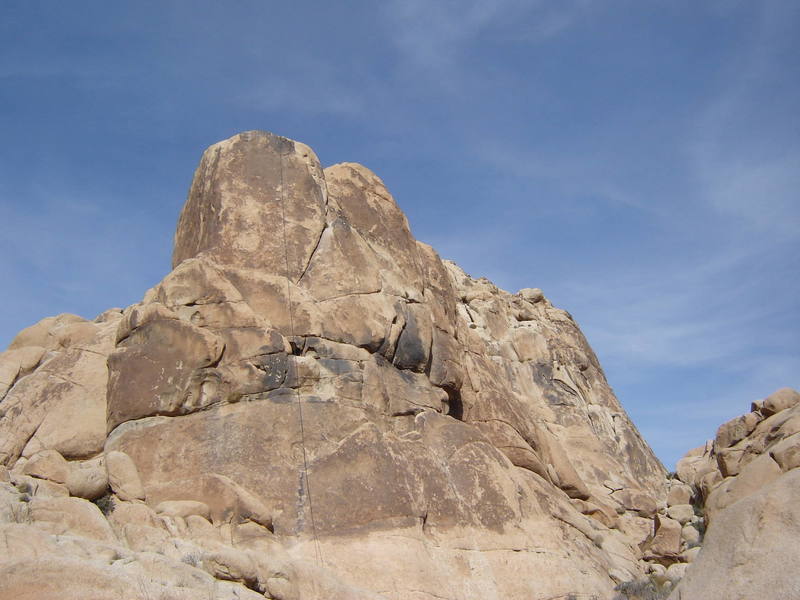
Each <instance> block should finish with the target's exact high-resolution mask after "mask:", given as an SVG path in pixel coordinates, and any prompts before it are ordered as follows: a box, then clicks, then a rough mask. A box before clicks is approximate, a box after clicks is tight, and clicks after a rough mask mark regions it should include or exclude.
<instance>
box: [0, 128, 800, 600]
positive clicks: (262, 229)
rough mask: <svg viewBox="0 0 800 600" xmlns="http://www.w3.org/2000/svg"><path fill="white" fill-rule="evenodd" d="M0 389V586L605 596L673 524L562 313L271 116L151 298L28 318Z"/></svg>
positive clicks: (284, 598) (241, 139)
mask: <svg viewBox="0 0 800 600" xmlns="http://www.w3.org/2000/svg"><path fill="white" fill-rule="evenodd" d="M0 400H1V401H0V461H1V462H2V464H3V465H4V466H5V468H6V469H7V471H5V470H4V472H5V473H6V477H7V479H8V481H7V482H6V483H1V482H0V514H2V515H3V518H2V519H0V521H2V524H0V529H2V531H3V535H2V536H0V557H7V558H0V598H6V597H8V598H11V597H12V595H13V597H18V596H19V592H20V590H30V589H39V590H41V595H40V596H36V595H34V596H30V597H45V596H47V594H48V593H50V592H49V591H48V590H49V588H47V587H46V586H48V585H50V583H46V582H47V581H50V580H52V579H59V587H58V590H59V594H60V595H61V596H62V597H70V595H73V596H76V597H77V596H80V597H81V598H86V597H89V598H92V597H98V598H99V597H108V596H110V595H113V594H119V593H121V592H120V590H125V592H126V593H128V594H131V593H132V594H133V595H134V596H135V595H137V594H138V597H140V598H149V597H156V596H157V593H162V592H163V593H165V594H166V595H167V596H168V597H170V598H173V597H174V598H183V597H186V598H196V597H198V595H199V594H201V593H202V594H204V596H203V597H213V598H250V597H253V598H255V597H267V598H276V599H281V600H288V599H304V600H305V599H315V598H319V599H322V598H354V599H357V598H365V599H366V598H401V599H414V600H425V599H428V600H430V599H433V598H437V599H453V600H456V599H459V600H460V599H463V598H487V599H490V598H496V599H517V598H518V599H523V598H524V599H528V598H534V597H535V598H557V597H567V596H568V595H569V594H576V595H577V597H590V596H591V595H596V596H598V597H599V598H606V597H610V596H611V594H612V593H613V592H612V590H613V587H614V586H615V585H616V584H617V583H619V582H621V581H626V580H629V579H633V578H636V577H637V576H640V575H642V574H643V566H642V563H641V562H640V559H642V557H643V556H644V555H645V554H646V553H647V552H650V553H651V554H652V553H653V552H654V550H653V549H654V548H655V549H658V551H659V552H660V553H661V554H660V555H664V553H670V552H671V553H673V554H676V555H677V553H679V552H680V550H681V534H682V527H683V526H684V523H683V521H684V520H685V519H689V518H691V517H689V516H687V515H685V514H684V513H685V512H686V511H685V510H684V511H683V512H681V510H680V509H677V510H675V511H673V512H675V514H674V515H672V514H671V515H670V516H663V518H662V516H659V517H658V519H660V525H659V528H658V530H657V531H655V532H654V531H653V517H654V516H655V515H656V512H657V510H658V508H659V506H660V505H661V504H663V499H664V498H665V496H666V493H667V489H666V485H665V471H664V469H663V467H662V466H661V464H660V463H659V462H658V460H657V459H656V458H655V457H654V455H653V453H652V451H651V450H650V448H649V447H648V446H647V444H646V443H645V442H644V441H643V440H642V439H641V437H640V435H639V434H638V432H637V431H636V429H635V427H634V426H633V425H632V423H631V422H630V420H629V419H628V417H627V415H626V414H625V412H624V410H623V409H622V408H621V406H620V405H619V403H618V401H617V400H616V398H615V397H614V395H613V393H612V391H611V389H610V387H609V386H608V383H607V382H606V379H605V376H604V374H603V371H602V369H601V367H600V365H599V364H598V361H597V358H596V357H595V355H594V353H593V352H592V350H591V349H590V347H589V345H588V344H587V342H586V340H585V339H584V337H583V335H582V333H581V331H580V330H579V328H578V326H577V325H576V324H575V322H574V321H573V319H572V318H571V317H570V315H569V314H568V313H566V312H565V311H563V310H560V309H557V308H555V307H553V306H552V304H551V303H550V302H549V301H548V300H547V299H546V298H545V297H544V296H543V294H542V293H541V291H539V290H533V289H526V290H522V291H520V292H519V293H517V294H510V293H508V292H505V291H503V290H500V289H498V288H497V287H496V286H494V285H493V284H491V283H490V282H489V281H487V280H485V279H473V278H471V277H469V276H468V275H467V274H465V273H464V272H463V271H462V270H461V269H460V268H459V267H458V266H456V265H455V264H453V263H451V262H448V261H443V260H441V259H440V258H439V256H438V255H437V254H436V252H435V251H434V250H433V249H432V248H431V247H429V246H427V245H425V244H422V243H420V242H418V241H416V240H415V239H414V238H413V236H412V235H411V232H410V231H409V227H408V222H407V220H406V218H405V216H404V214H403V213H402V211H401V210H400V208H399V207H398V206H397V204H396V203H395V201H394V199H393V198H392V196H391V195H390V194H389V192H388V191H387V189H386V188H385V186H384V185H383V183H382V182H381V180H380V179H379V178H378V177H377V176H376V175H375V174H373V173H372V172H370V171H369V170H368V169H366V168H365V167H363V166H360V165H357V164H351V163H345V164H338V165H334V166H332V167H329V168H327V169H324V170H323V169H322V168H321V167H320V164H319V162H318V160H317V158H316V156H315V155H314V153H313V151H311V149H310V148H308V147H307V146H304V145H302V144H299V143H297V142H293V141H291V140H287V139H285V138H280V137H277V136H274V135H271V134H268V133H264V132H247V133H243V134H240V135H237V136H235V137H233V138H231V139H229V140H226V141H224V142H220V143H219V144H215V145H214V146H212V147H210V148H209V149H208V150H207V151H206V152H205V154H204V155H203V158H202V160H201V163H200V166H199V167H198V169H197V172H196V173H195V178H194V182H193V184H192V187H191V191H190V194H189V198H188V200H187V202H186V204H185V206H184V208H183V211H182V213H181V216H180V221H179V223H178V229H177V232H176V235H175V251H174V256H173V271H172V272H171V273H170V274H169V275H167V276H166V277H165V278H164V280H163V281H162V282H161V283H159V284H158V285H157V286H155V287H154V288H153V289H151V290H149V291H148V292H147V293H146V294H145V296H144V299H143V300H142V302H140V303H138V304H135V305H133V306H130V307H128V308H126V309H124V310H116V309H115V310H111V311H108V312H106V313H104V314H103V315H101V316H100V317H98V319H96V320H95V321H94V322H88V321H84V320H82V319H80V318H78V317H74V316H69V315H61V316H60V317H56V318H53V319H49V320H48V319H46V320H45V321H42V322H40V323H39V324H37V325H35V326H33V327H31V328H29V329H27V330H25V331H23V332H22V333H20V335H19V336H18V337H17V338H16V339H15V340H14V342H13V343H12V345H11V347H10V348H9V350H8V351H6V352H5V353H3V354H2V355H0ZM781 406H782V405H781ZM777 414H781V413H777ZM776 416H777V415H776ZM747 427H749V425H746V426H745V427H744V428H745V429H746V428H747ZM738 435H739V430H738V429H737V430H736V431H735V432H731V433H730V434H729V435H728V439H730V440H733V439H734V438H735V437H736V436H738ZM739 443H741V442H739ZM780 456H785V457H786V458H785V459H781V460H784V461H785V462H786V464H795V462H796V456H795V455H794V454H792V453H791V452H790V451H786V452H785V453H784V454H781V455H780ZM792 461H794V462H792ZM776 464H777V463H776ZM779 470H780V469H779ZM1 474H2V473H0V475H1ZM1 479H2V478H0V480H1ZM691 483H692V484H693V485H694V482H691ZM691 493H692V490H689V491H688V492H687V491H686V490H683V491H681V490H678V489H677V488H675V489H672V490H670V494H671V495H674V496H675V498H679V499H680V498H683V500H681V501H680V502H675V503H674V504H676V505H678V504H684V505H685V504H688V500H686V496H687V494H689V497H691ZM92 500H93V501H94V504H92V503H91V502H90V501H92ZM722 502H724V501H722ZM98 506H99V507H100V508H98ZM101 509H102V510H101ZM673 517H674V518H673ZM645 541H646V542H647V543H646V544H644V545H643V546H642V548H640V546H639V543H640V542H645ZM62 571H63V572H65V573H69V574H70V575H69V576H65V577H63V578H62V577H52V578H50V577H47V576H46V574H48V573H49V574H54V573H57V572H62ZM78 571H80V572H82V573H86V576H85V578H80V579H76V578H75V577H74V574H75V573H76V572H78ZM42 573H45V576H43V575H42ZM167 596H164V597H167ZM25 597H28V596H25Z"/></svg>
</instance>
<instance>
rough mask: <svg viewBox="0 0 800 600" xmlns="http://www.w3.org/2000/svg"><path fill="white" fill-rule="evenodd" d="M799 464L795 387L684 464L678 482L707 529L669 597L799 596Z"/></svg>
mask: <svg viewBox="0 0 800 600" xmlns="http://www.w3.org/2000/svg"><path fill="white" fill-rule="evenodd" d="M798 467H800V394H799V393H798V392H796V391H795V390H792V389H789V388H783V389H781V390H778V391H777V392H775V393H774V394H772V395H771V396H769V397H768V398H766V399H765V400H761V401H758V402H754V403H753V404H752V406H751V411H750V412H749V413H747V414H745V415H742V416H740V417H736V418H735V419H732V420H730V421H728V422H727V423H723V424H722V425H721V426H720V427H719V430H718V431H717V435H716V438H715V439H714V441H713V442H709V443H707V444H706V445H705V446H701V447H700V448H696V449H695V450H692V451H690V452H689V453H688V454H687V455H686V456H685V457H684V458H682V459H681V460H680V461H679V462H678V472H677V476H678V478H679V479H680V480H681V481H682V482H683V484H678V485H679V487H680V488H683V487H684V486H685V485H688V486H690V489H691V491H692V496H693V497H694V498H695V501H696V504H697V510H698V512H699V513H701V514H703V515H704V517H705V526H706V527H707V533H706V536H705V538H704V540H703V545H702V548H701V549H700V550H699V553H698V554H697V556H696V559H695V560H694V561H693V562H692V564H691V566H690V567H689V568H688V569H685V571H686V575H685V578H684V579H683V580H682V581H681V583H680V585H678V587H677V588H676V589H675V591H674V592H673V593H672V595H671V596H670V599H671V600H745V599H749V598H766V597H769V598H773V599H774V600H793V599H795V598H800V575H798V570H797V569H796V568H795V567H796V565H798V564H800V543H798V540H800V504H798V502H797V499H798V498H800V469H798ZM776 566H777V567H778V568H776Z"/></svg>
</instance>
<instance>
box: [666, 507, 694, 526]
mask: <svg viewBox="0 0 800 600" xmlns="http://www.w3.org/2000/svg"><path fill="white" fill-rule="evenodd" d="M667 515H668V516H669V518H670V519H675V520H676V521H678V523H680V524H681V525H685V524H686V523H688V522H689V521H691V520H692V517H694V508H692V505H691V504H676V505H675V506H670V507H669V508H668V509H667Z"/></svg>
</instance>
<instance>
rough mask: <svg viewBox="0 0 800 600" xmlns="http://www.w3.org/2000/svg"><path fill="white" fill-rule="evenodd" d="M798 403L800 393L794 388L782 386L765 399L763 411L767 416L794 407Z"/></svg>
mask: <svg viewBox="0 0 800 600" xmlns="http://www.w3.org/2000/svg"><path fill="white" fill-rule="evenodd" d="M798 403H800V393H798V392H797V391H796V390H793V389H792V388H781V389H779V390H778V391H777V392H773V393H772V394H770V396H769V397H768V398H767V399H765V400H764V404H763V406H762V407H761V412H762V413H763V414H764V415H766V416H770V415H774V414H776V413H779V412H781V411H783V410H786V409H788V408H792V407H793V406H796V405H797V404H798Z"/></svg>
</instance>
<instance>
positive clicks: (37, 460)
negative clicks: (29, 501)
mask: <svg viewBox="0 0 800 600" xmlns="http://www.w3.org/2000/svg"><path fill="white" fill-rule="evenodd" d="M22 472H23V473H25V474H26V475H30V476H32V477H38V478H39V479H49V480H50V481H53V482H55V483H66V482H67V479H68V478H69V472H70V466H69V463H68V462H67V461H66V460H64V457H63V456H61V455H60V454H59V453H58V452H57V451H56V450H43V451H41V452H38V453H37V454H34V455H33V456H31V457H30V459H29V460H28V461H27V462H26V463H25V466H24V467H23V468H22Z"/></svg>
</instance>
